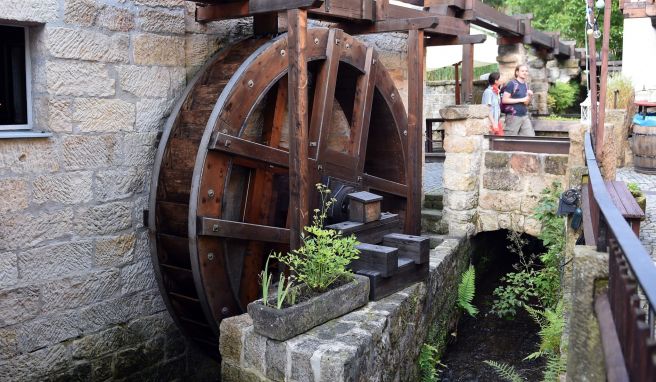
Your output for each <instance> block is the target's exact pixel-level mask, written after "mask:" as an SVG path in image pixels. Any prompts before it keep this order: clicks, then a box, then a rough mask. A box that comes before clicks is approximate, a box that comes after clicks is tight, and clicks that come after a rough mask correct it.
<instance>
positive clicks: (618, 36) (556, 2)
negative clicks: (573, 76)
mask: <svg viewBox="0 0 656 382" xmlns="http://www.w3.org/2000/svg"><path fill="white" fill-rule="evenodd" d="M608 1H611V0H608ZM483 2H484V3H486V4H488V5H491V6H494V7H496V8H498V9H500V10H502V11H505V12H507V13H509V14H526V13H531V14H533V21H532V26H533V27H534V28H535V29H539V30H541V31H544V32H550V31H553V32H560V38H561V40H563V39H570V40H576V45H577V46H580V47H582V46H584V45H585V38H586V34H585V7H586V2H585V1H584V0H540V1H535V0H486V1H483ZM595 14H596V15H597V20H598V24H599V29H600V30H602V31H603V18H604V10H603V9H601V10H599V9H595ZM623 20H624V18H623V16H622V11H621V10H620V9H619V2H618V1H612V12H611V27H610V45H609V49H610V55H611V56H612V57H614V58H618V59H619V58H620V57H621V56H622V30H623V25H624V21H623ZM597 50H598V51H600V50H601V39H599V40H597Z"/></svg>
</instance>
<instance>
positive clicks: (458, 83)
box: [453, 61, 462, 105]
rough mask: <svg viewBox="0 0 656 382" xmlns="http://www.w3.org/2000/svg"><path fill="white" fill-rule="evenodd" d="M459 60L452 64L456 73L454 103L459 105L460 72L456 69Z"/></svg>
mask: <svg viewBox="0 0 656 382" xmlns="http://www.w3.org/2000/svg"><path fill="white" fill-rule="evenodd" d="M461 62H462V61H460V62H456V63H455V64H453V68H454V69H455V71H456V73H455V75H456V103H455V104H456V105H460V72H459V71H458V68H459V66H460V63H461Z"/></svg>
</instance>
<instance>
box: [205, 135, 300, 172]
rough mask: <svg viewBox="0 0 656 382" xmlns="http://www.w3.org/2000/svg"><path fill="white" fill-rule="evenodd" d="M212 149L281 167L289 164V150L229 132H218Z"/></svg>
mask: <svg viewBox="0 0 656 382" xmlns="http://www.w3.org/2000/svg"><path fill="white" fill-rule="evenodd" d="M210 149H211V150H216V151H222V152H225V153H229V154H234V155H239V156H242V157H245V158H249V159H253V160H257V161H263V162H267V163H270V164H272V165H276V166H279V167H287V166H289V154H288V153H287V151H284V150H280V149H277V148H273V147H270V146H267V145H262V144H259V143H255V142H252V141H249V140H246V139H241V138H238V137H235V136H233V135H229V134H224V133H217V134H216V138H215V140H214V143H213V144H212V145H211V146H210Z"/></svg>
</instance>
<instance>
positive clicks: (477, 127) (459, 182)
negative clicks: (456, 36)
mask: <svg viewBox="0 0 656 382" xmlns="http://www.w3.org/2000/svg"><path fill="white" fill-rule="evenodd" d="M488 110H489V108H488V107H487V106H484V105H461V106H451V107H447V108H445V109H442V110H441V111H440V113H441V115H442V117H443V118H444V119H446V122H444V129H445V138H444V149H445V151H446V158H445V160H444V173H443V183H444V217H443V222H445V223H446V224H447V225H448V227H449V234H450V235H467V236H468V237H471V236H474V235H475V234H477V233H479V232H483V231H496V230H498V229H509V230H513V231H516V232H525V233H527V234H529V235H533V236H538V234H539V233H540V229H541V227H540V224H539V222H538V221H536V220H535V219H533V218H532V214H533V210H534V208H535V207H536V206H537V204H538V201H539V200H540V193H541V192H542V190H543V189H544V188H546V187H549V186H550V185H551V184H552V183H553V182H559V183H560V184H561V185H563V186H565V185H567V184H568V180H567V179H568V178H567V176H568V171H567V169H568V162H569V156H568V155H565V154H534V153H527V152H504V151H491V150H490V149H489V145H490V143H489V141H488V139H486V138H485V137H484V134H487V131H488V127H487V122H486V120H485V118H486V117H487V115H488V113H489V111H488ZM577 127H578V125H577ZM581 148H582V147H581Z"/></svg>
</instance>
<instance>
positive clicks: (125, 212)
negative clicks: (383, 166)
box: [75, 202, 134, 243]
mask: <svg viewBox="0 0 656 382" xmlns="http://www.w3.org/2000/svg"><path fill="white" fill-rule="evenodd" d="M131 226H132V211H131V209H130V204H129V203H126V202H114V203H106V204H101V205H97V206H92V207H82V208H80V209H78V210H77V211H76V219H75V231H76V232H77V233H78V234H80V235H107V234H111V233H115V232H119V231H122V230H124V229H128V228H130V227H131ZM132 243H134V239H132Z"/></svg>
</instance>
